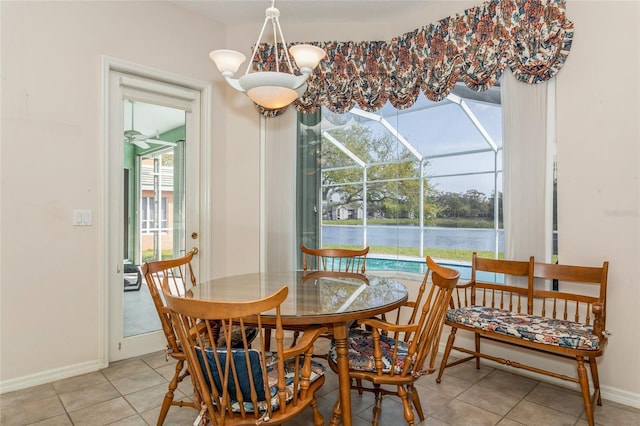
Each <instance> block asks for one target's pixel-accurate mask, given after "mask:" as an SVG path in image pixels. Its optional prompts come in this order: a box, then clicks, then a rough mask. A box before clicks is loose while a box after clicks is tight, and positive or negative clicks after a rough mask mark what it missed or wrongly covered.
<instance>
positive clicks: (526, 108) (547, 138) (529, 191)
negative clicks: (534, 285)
mask: <svg viewBox="0 0 640 426" xmlns="http://www.w3.org/2000/svg"><path fill="white" fill-rule="evenodd" d="M501 86H502V91H501V95H502V114H503V124H502V126H503V129H502V130H503V131H502V135H503V147H504V152H503V170H504V175H503V194H504V195H503V197H504V198H503V213H504V235H505V258H506V259H513V260H528V259H529V256H535V258H536V261H541V262H549V261H550V260H551V255H552V244H553V239H552V230H553V158H554V153H555V149H554V148H555V96H554V89H555V81H554V80H551V81H549V82H544V83H538V84H527V83H521V82H519V81H517V80H516V79H515V78H514V77H513V75H512V74H511V72H510V71H506V72H505V73H504V75H503V77H502V83H501Z"/></svg>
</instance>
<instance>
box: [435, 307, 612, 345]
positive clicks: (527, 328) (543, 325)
mask: <svg viewBox="0 0 640 426" xmlns="http://www.w3.org/2000/svg"><path fill="white" fill-rule="evenodd" d="M447 321H450V322H453V323H457V324H461V325H464V326H467V327H471V328H476V329H480V330H485V331H492V332H494V333H497V334H503V335H505V336H512V337H517V338H520V339H524V340H528V341H530V342H535V343H542V344H545V345H553V346H560V347H564V348H571V349H582V350H597V349H598V347H599V345H600V339H599V338H598V336H596V335H594V334H593V326H592V325H588V324H583V323H579V322H573V321H565V320H559V319H553V318H546V317H541V316H536V315H527V314H521V313H520V314H519V313H515V312H510V311H508V310H504V309H496V308H490V307H485V306H467V307H463V308H457V309H450V310H449V311H447Z"/></svg>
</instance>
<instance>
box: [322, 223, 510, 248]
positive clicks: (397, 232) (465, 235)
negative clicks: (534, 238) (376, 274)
mask: <svg viewBox="0 0 640 426" xmlns="http://www.w3.org/2000/svg"><path fill="white" fill-rule="evenodd" d="M366 231H367V232H366V242H365V241H364V229H363V227H362V226H355V225H322V244H323V245H333V244H346V245H357V246H365V245H369V246H399V247H414V248H420V228H419V227H417V226H388V225H368V226H367V230H366ZM423 233H424V248H425V250H427V249H428V248H439V249H464V250H476V251H494V250H495V244H496V241H495V240H496V237H495V231H494V230H493V229H467V228H435V227H425V228H424V231H423ZM498 251H504V232H503V231H502V230H499V231H498Z"/></svg>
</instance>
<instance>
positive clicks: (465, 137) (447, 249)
mask: <svg viewBox="0 0 640 426" xmlns="http://www.w3.org/2000/svg"><path fill="white" fill-rule="evenodd" d="M501 114H502V111H501V104H500V87H499V86H494V87H492V88H491V89H489V90H487V91H484V92H475V91H473V90H470V89H468V88H467V87H466V86H465V85H464V84H458V85H456V88H455V89H454V91H453V93H451V94H450V95H449V96H447V98H446V99H445V100H443V101H441V102H433V101H430V100H429V99H427V98H426V97H425V96H419V97H418V99H417V101H416V102H415V104H414V105H413V106H411V107H410V108H407V109H403V110H398V109H396V108H394V107H393V106H391V105H390V104H388V103H387V105H385V107H383V108H382V109H380V110H378V111H376V112H368V111H364V110H362V109H360V108H357V107H355V108H353V109H351V110H350V111H349V112H348V113H345V114H337V113H333V112H331V111H329V110H328V109H326V108H323V109H322V111H321V113H320V118H318V117H316V119H315V121H314V120H309V117H307V121H306V123H305V122H304V120H305V119H304V118H303V123H302V124H301V126H300V129H301V131H300V134H301V138H300V141H301V147H302V148H303V151H304V152H306V157H307V161H310V160H309V159H310V158H313V160H312V161H315V163H316V164H319V166H320V167H318V168H317V169H318V175H317V176H314V175H313V174H311V175H310V174H309V173H306V174H305V173H303V174H302V177H303V186H304V187H305V188H306V189H307V190H308V191H309V192H315V193H316V197H317V198H316V199H317V204H316V205H315V207H314V208H313V209H309V211H308V213H309V214H308V215H307V216H308V217H307V221H313V220H315V221H316V223H315V226H309V227H308V228H307V232H303V233H302V235H303V242H304V243H305V244H309V245H311V246H322V247H364V246H370V247H371V253H372V255H371V256H372V258H374V259H375V258H385V259H405V258H406V259H411V258H417V257H419V258H423V257H424V256H425V254H432V255H433V254H434V253H436V254H438V255H439V257H445V258H449V259H451V260H456V259H458V260H461V259H464V258H465V257H466V255H467V254H468V253H469V252H470V251H481V252H487V253H488V254H490V255H491V256H492V257H493V256H498V255H499V253H500V252H501V251H502V250H503V233H502V229H501V207H500V201H501V193H502V128H501V125H502V121H501V120H502V118H501ZM305 135H306V136H305ZM318 146H320V149H318ZM305 148H306V149H305ZM303 157H305V155H303ZM303 160H304V158H303ZM307 166H308V167H306V170H312V167H311V164H307ZM496 194H498V203H495V202H494V200H495V195H496ZM320 206H321V207H320ZM313 210H317V211H318V213H319V212H321V214H317V212H316V211H313ZM310 225H311V224H310ZM456 252H457V253H456ZM373 264H374V265H375V264H376V262H375V261H373Z"/></svg>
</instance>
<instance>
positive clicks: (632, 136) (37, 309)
mask: <svg viewBox="0 0 640 426" xmlns="http://www.w3.org/2000/svg"><path fill="white" fill-rule="evenodd" d="M474 3H476V2H445V1H441V2H440V1H438V2H432V3H426V5H425V10H424V14H413V15H411V16H407V17H405V18H404V19H402V20H398V21H396V22H385V23H384V24H381V25H379V26H374V25H370V24H367V25H365V24H362V23H359V22H358V23H354V24H353V25H349V26H346V25H339V24H327V25H319V24H314V25H295V24H291V23H289V22H288V21H287V20H286V17H284V16H283V23H284V28H283V29H284V31H285V36H286V37H287V39H288V40H289V41H294V40H349V39H351V40H373V39H383V40H385V39H389V38H391V37H393V36H394V35H398V34H401V33H404V32H406V31H410V30H412V29H414V28H416V27H419V26H421V25H423V24H427V23H429V22H433V21H434V20H435V19H439V18H442V17H444V16H448V15H449V14H451V13H455V12H459V11H462V10H463V9H464V8H465V7H468V6H469V5H470V4H474ZM0 7H1V9H0V12H1V16H0V17H1V19H2V22H1V24H2V26H1V34H0V42H1V43H2V45H1V48H2V49H1V55H2V57H1V60H2V62H1V66H2V110H1V114H2V123H1V124H2V127H1V130H0V132H1V133H0V135H1V143H2V146H1V170H0V173H1V175H0V176H1V181H2V194H1V202H2V204H1V207H2V210H1V215H2V217H1V224H2V228H1V235H0V238H1V253H0V256H1V257H0V260H1V264H0V267H1V270H0V286H1V288H0V297H1V300H0V311H1V312H0V319H1V329H0V331H1V336H0V338H1V341H0V343H1V351H2V352H1V356H2V359H1V360H0V383H2V382H5V381H8V380H16V379H20V378H21V377H25V376H31V375H38V374H39V373H41V372H46V371H50V370H53V369H64V368H72V367H73V366H74V365H79V364H83V363H91V362H94V361H96V360H98V359H99V357H100V350H101V349H100V341H99V340H100V337H101V336H99V333H98V330H100V328H101V327H102V323H101V320H102V318H101V316H100V306H101V304H102V300H101V297H102V294H103V293H102V289H101V288H100V282H101V273H102V271H103V270H104V268H105V265H102V264H101V260H102V258H103V247H104V241H102V240H101V235H100V229H101V226H102V223H101V218H100V217H99V213H100V212H101V211H102V207H103V206H102V200H103V197H104V194H103V193H102V190H103V188H104V184H103V182H102V171H103V170H102V168H103V163H104V160H103V158H102V143H103V141H102V111H101V108H102V100H101V81H100V79H101V69H100V56H101V55H103V54H104V55H108V56H112V57H116V58H119V59H123V60H127V61H131V62H134V63H137V64H141V65H144V66H148V67H153V68H157V69H161V70H164V71H169V72H174V73H176V74H180V75H184V76H188V77H191V78H196V79H201V80H205V81H212V83H213V89H214V101H213V114H212V128H213V138H212V141H211V142H212V144H213V159H212V162H211V167H212V169H213V171H212V174H213V177H214V178H213V183H212V185H213V186H212V196H213V203H212V204H213V206H214V209H213V211H212V212H211V215H212V218H211V220H212V223H211V225H212V230H213V235H212V239H213V246H214V252H213V253H212V254H211V256H212V258H213V269H212V270H213V275H214V276H220V275H225V274H232V273H239V272H251V271H256V270H258V267H259V264H258V258H259V246H260V240H259V210H260V209H259V207H260V206H259V140H258V137H259V118H258V115H257V113H256V112H255V110H253V107H252V105H251V104H250V103H249V101H248V100H247V99H246V98H245V97H243V96H242V95H239V94H238V93H236V92H234V91H233V90H231V89H229V88H227V87H226V85H225V84H224V82H222V81H221V79H220V77H219V73H217V71H216V70H215V68H214V66H213V64H212V63H210V61H209V59H208V56H207V54H208V52H209V51H210V50H213V49H215V48H221V47H228V48H235V49H239V50H246V48H247V46H250V45H251V44H252V43H253V42H254V41H255V37H256V35H257V34H256V33H257V31H258V29H259V28H254V26H253V25H252V26H246V27H229V28H226V29H221V28H220V27H219V26H216V25H215V24H214V23H212V22H207V21H205V20H203V19H201V18H198V17H194V16H192V15H189V14H187V13H185V12H183V11H181V10H180V9H173V8H171V7H170V6H167V5H162V4H154V3H149V2H140V3H133V2H78V3H73V2H43V3H33V2H15V3H14V2H0ZM567 13H568V16H569V18H570V19H571V20H572V21H573V22H574V23H575V40H574V45H573V48H572V51H571V54H570V56H569V59H568V61H567V63H566V65H565V67H564V68H563V70H562V71H561V72H560V74H559V75H558V77H557V105H558V117H557V122H558V129H557V130H558V163H559V193H560V211H559V214H560V215H559V227H560V259H561V261H562V262H567V263H578V264H586V265H590V264H599V263H600V262H601V261H602V260H604V259H607V260H609V261H610V262H611V267H610V275H609V294H608V297H609V300H608V308H609V309H608V319H607V321H608V322H607V328H608V329H609V330H611V331H612V332H613V333H614V334H613V336H611V338H610V343H609V347H608V349H607V351H606V353H605V356H604V357H603V358H602V360H601V362H600V379H601V383H602V385H603V392H604V393H605V397H607V396H608V397H610V398H611V399H616V400H618V401H621V402H625V403H628V404H635V405H637V406H640V403H639V402H638V401H639V400H640V369H638V368H637V365H639V363H640V342H639V341H638V339H637V336H638V332H637V328H636V326H635V325H634V324H635V322H634V321H633V320H632V318H633V317H632V315H633V314H634V313H635V312H636V311H637V306H638V303H639V302H640V293H639V291H640V290H639V288H640V286H639V285H638V283H637V280H638V277H639V276H640V270H639V269H640V267H639V266H638V264H639V262H638V261H637V259H638V258H640V247H639V241H640V217H639V212H640V209H639V207H640V206H639V200H638V196H639V194H640V186H639V182H638V166H639V164H638V163H639V161H640V155H639V152H638V149H639V146H640V142H639V141H640V129H639V127H638V124H637V123H638V118H639V117H640V110H639V102H640V92H639V88H638V82H637V76H638V75H640V70H639V60H640V46H639V39H640V33H639V30H638V26H637V23H638V21H639V18H640V7H639V3H638V2H637V1H622V2H610V1H580V0H569V1H568V6H567ZM355 19H357V18H355ZM220 92H222V93H224V99H225V100H226V102H227V103H226V104H225V105H224V108H223V107H222V105H221V98H220V95H219V93H220ZM290 123H291V126H290V127H291V128H290V134H291V137H290V139H289V141H284V140H283V141H282V142H283V143H284V142H289V143H293V141H294V137H295V126H294V124H293V120H290ZM279 131H282V132H284V131H283V130H282V129H280V130H279ZM284 133H285V134H286V132H284ZM75 208H87V209H91V210H92V211H93V212H94V226H92V227H89V228H78V227H76V228H74V227H72V226H71V212H72V210H73V209H75ZM247 259H249V260H247ZM61 306H63V307H64V309H62V308H60V307H61ZM43 327H46V330H47V332H46V333H42V332H41V331H42V330H43ZM43 350H44V351H46V356H43V354H42V351H43ZM567 368H568V369H569V370H568V371H569V372H571V370H570V369H571V367H567Z"/></svg>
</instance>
